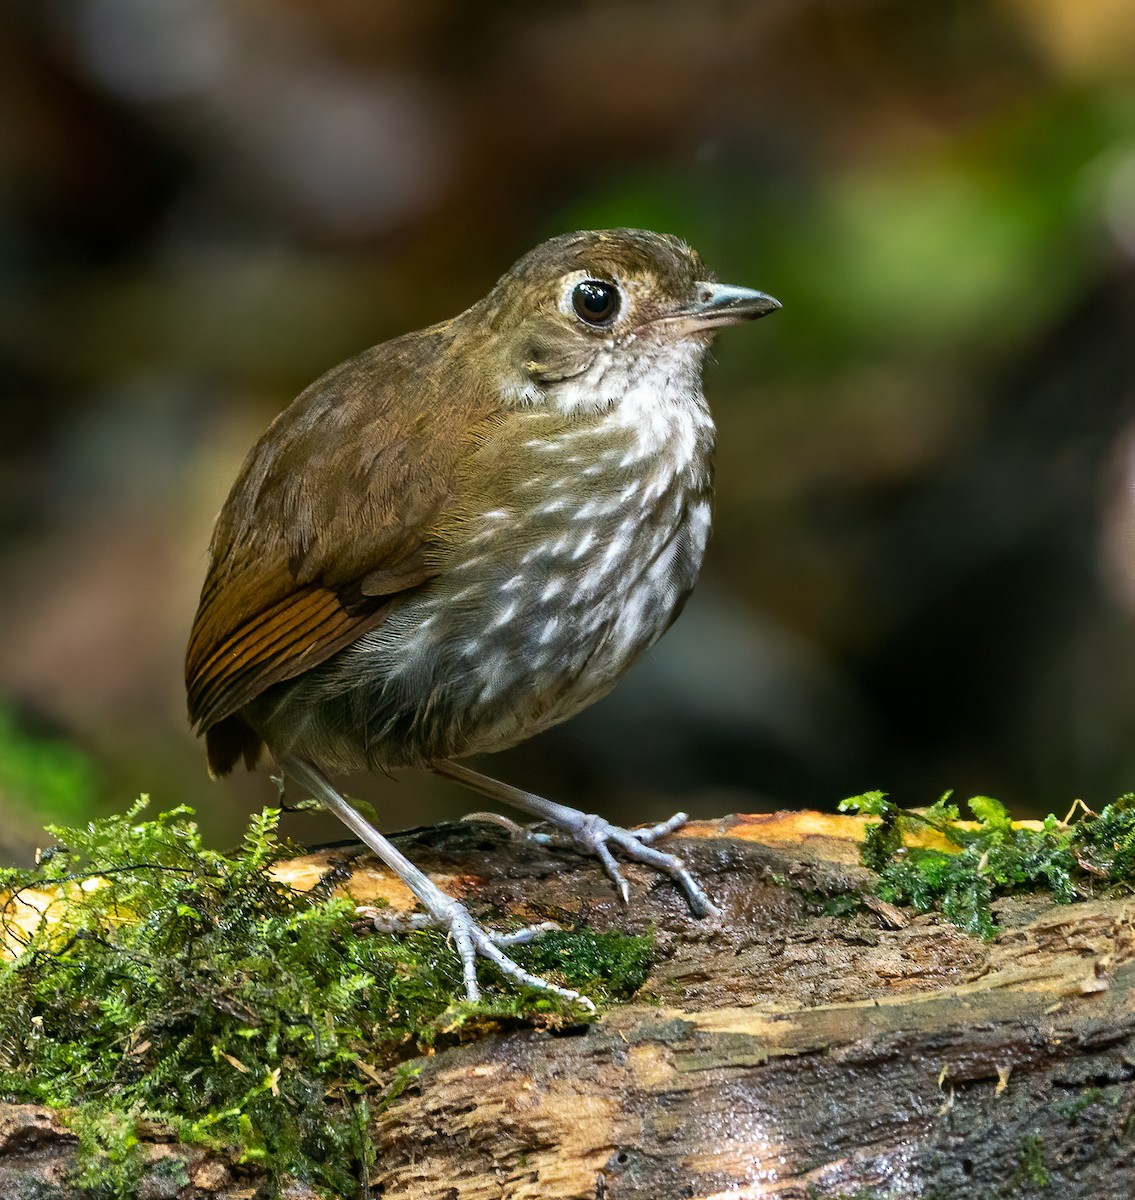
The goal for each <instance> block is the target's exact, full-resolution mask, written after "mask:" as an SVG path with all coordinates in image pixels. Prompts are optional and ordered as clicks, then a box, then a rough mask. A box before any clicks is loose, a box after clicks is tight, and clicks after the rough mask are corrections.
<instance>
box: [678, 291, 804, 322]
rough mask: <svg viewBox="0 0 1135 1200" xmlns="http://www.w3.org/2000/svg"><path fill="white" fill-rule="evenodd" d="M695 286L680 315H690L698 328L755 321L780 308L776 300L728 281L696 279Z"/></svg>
mask: <svg viewBox="0 0 1135 1200" xmlns="http://www.w3.org/2000/svg"><path fill="white" fill-rule="evenodd" d="M696 287H697V298H696V299H695V300H694V302H693V304H691V305H688V306H687V307H686V309H685V311H684V312H683V313H682V314H681V315H682V316H684V317H693V318H694V319H695V320H696V321H697V323H698V324H699V325H700V326H701V328H702V329H715V328H717V326H719V325H740V324H741V322H742V321H755V320H756V319H757V318H758V317H767V316H768V314H769V313H770V312H776V310H777V309H778V308H780V301H779V300H774V299H773V298H772V297H771V296H769V295H766V294H765V293H764V292H755V291H753V289H752V288H743V287H734V286H733V285H732V284H730V283H699V284H697V285H696Z"/></svg>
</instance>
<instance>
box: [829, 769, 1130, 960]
mask: <svg viewBox="0 0 1135 1200" xmlns="http://www.w3.org/2000/svg"><path fill="white" fill-rule="evenodd" d="M949 799H950V797H949V793H947V794H946V795H945V796H943V797H942V798H941V799H940V800H939V801H938V802H937V803H936V804H934V805H932V806H931V807H930V808H927V809H900V808H899V807H898V806H897V805H895V804H893V803H892V802H891V801H890V800H888V799H887V798H886V796H885V795H884V794H883V793H882V792H868V793H866V794H864V795H862V796H854V797H852V798H851V799H849V800H845V801H844V802H843V803H842V804H841V805H840V810H841V811H843V812H846V811H857V812H861V813H864V814H865V815H867V816H873V817H877V818H878V820H877V821H875V822H873V823H872V824H871V825H870V826H868V829H867V834H866V838H865V841H864V844H863V853H862V861H863V863H864V865H865V866H868V867H870V868H871V869H872V870H874V871H876V872H878V876H879V879H878V884H877V889H876V890H877V892H878V895H879V896H880V897H881V898H882V899H884V900H888V901H891V902H892V903H895V904H909V905H912V906H913V907H914V908H917V909H920V910H922V911H926V910H929V909H932V908H940V909H941V910H942V912H943V913H944V914H945V915H946V916H947V917H948V918H949V919H950V920H951V921H952V922H954V924H956V925H958V926H960V927H961V928H962V929H965V930H968V931H969V932H970V933H974V934H977V935H978V936H980V937H987V938H988V937H992V936H993V935H994V934H996V933H997V926H996V923H995V922H994V920H993V913H992V903H993V901H994V900H995V899H996V898H997V897H998V896H1003V895H1007V894H1009V893H1012V892H1021V891H1041V890H1043V891H1047V892H1049V893H1050V894H1051V895H1052V896H1053V897H1054V899H1056V900H1057V901H1058V902H1060V903H1061V904H1068V903H1071V902H1072V901H1073V900H1076V899H1080V898H1086V897H1089V896H1093V895H1098V894H1100V893H1107V892H1115V891H1118V890H1129V889H1130V888H1131V887H1132V885H1133V884H1135V795H1126V796H1122V797H1120V799H1119V800H1117V801H1116V802H1115V803H1114V804H1109V805H1108V806H1107V807H1106V808H1105V809H1104V810H1103V811H1102V812H1101V813H1098V814H1097V813H1093V812H1091V811H1089V810H1087V809H1084V810H1083V811H1082V812H1081V813H1080V815H1079V816H1078V818H1077V819H1076V820H1074V821H1073V820H1070V821H1059V820H1057V818H1056V817H1053V816H1049V817H1046V818H1045V820H1044V821H1043V822H1041V824H1040V828H1036V829H1034V828H1024V827H1019V826H1014V825H1013V822H1012V820H1011V819H1010V817H1009V814H1008V812H1007V811H1006V809H1005V807H1004V806H1003V805H1002V804H1000V803H999V802H998V801H996V800H994V799H992V798H991V797H989V796H975V797H973V798H972V799H971V800H970V801H969V802H968V807H969V809H970V812H971V813H972V814H973V817H974V820H975V822H976V828H972V827H967V826H964V825H962V824H961V823H960V819H959V813H958V809H957V807H956V806H955V805H953V804H951V803H949ZM920 829H921V830H923V831H924V830H926V829H931V830H934V831H936V832H937V833H939V834H941V835H942V837H944V838H945V839H946V841H947V842H948V843H950V845H951V849H950V850H939V849H927V848H925V847H920V846H917V845H910V844H908V843H907V841H906V838H907V836H909V835H911V834H914V833H917V832H919V830H920Z"/></svg>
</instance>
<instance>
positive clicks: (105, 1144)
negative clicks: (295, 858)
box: [0, 798, 652, 1198]
mask: <svg viewBox="0 0 1135 1200" xmlns="http://www.w3.org/2000/svg"><path fill="white" fill-rule="evenodd" d="M145 805H146V800H145V798H143V799H142V800H141V801H139V803H138V804H136V805H135V806H134V807H133V808H132V809H131V810H130V811H129V812H128V813H126V814H124V815H121V816H116V817H110V818H106V819H102V820H98V821H94V822H91V823H90V824H89V825H87V826H85V827H83V828H63V827H50V828H49V832H50V833H51V834H52V836H53V838H54V839H55V841H56V843H57V844H56V845H55V846H54V847H52V848H51V849H50V850H49V851H48V852H46V853H45V854H43V855H41V858H40V862H39V864H38V866H37V867H36V868H35V869H34V870H30V871H22V870H3V871H0V921H2V922H3V929H2V933H3V937H2V938H0V941H2V942H3V944H4V945H6V946H7V947H8V948H9V952H11V950H12V948H15V949H16V950H17V951H18V952H17V953H15V954H14V956H12V957H11V958H10V961H7V962H0V1011H2V1012H4V1013H5V1014H6V1015H5V1020H4V1024H3V1028H2V1031H0V1097H2V1098H4V1099H7V1100H9V1101H12V1102H30V1103H37V1104H44V1105H47V1106H49V1107H51V1108H54V1109H59V1110H63V1111H64V1112H65V1113H66V1114H67V1119H68V1120H69V1121H70V1122H71V1124H72V1127H73V1128H74V1130H75V1132H76V1134H77V1136H78V1139H79V1150H80V1157H79V1167H78V1175H77V1182H78V1183H79V1184H80V1185H81V1186H83V1187H86V1188H87V1189H88V1190H89V1191H90V1193H91V1194H92V1195H94V1196H100V1197H108V1198H109V1197H115V1198H117V1197H128V1196H131V1195H133V1194H134V1192H135V1190H136V1184H137V1180H138V1178H139V1174H140V1171H141V1169H142V1147H141V1146H140V1143H139V1136H138V1128H139V1123H140V1122H143V1121H144V1122H147V1123H153V1124H157V1125H158V1126H161V1127H164V1128H167V1129H169V1130H170V1131H171V1132H172V1133H173V1135H174V1136H176V1137H177V1138H178V1139H179V1140H181V1141H182V1142H183V1143H188V1144H196V1145H200V1146H205V1147H209V1148H212V1149H217V1150H223V1151H224V1152H225V1153H227V1154H231V1155H235V1157H236V1158H237V1159H238V1160H240V1161H244V1162H247V1163H251V1164H255V1165H258V1166H259V1167H261V1168H262V1169H263V1171H264V1172H265V1173H266V1174H267V1176H268V1177H269V1179H270V1180H271V1181H272V1185H273V1186H274V1187H275V1188H276V1189H277V1190H279V1188H281V1187H282V1186H283V1184H284V1183H285V1181H287V1180H289V1179H299V1180H302V1181H303V1182H305V1183H307V1184H309V1185H311V1186H312V1187H315V1188H317V1189H319V1190H321V1191H323V1192H325V1193H326V1194H328V1195H330V1196H337V1197H339V1196H350V1195H353V1194H355V1193H356V1192H357V1191H358V1188H359V1180H360V1178H361V1177H362V1176H363V1174H364V1173H365V1170H366V1166H367V1164H368V1162H369V1161H370V1159H371V1149H370V1141H369V1125H370V1117H371V1116H372V1115H373V1113H374V1112H375V1111H376V1110H377V1109H379V1108H380V1107H382V1106H383V1105H384V1104H387V1103H390V1102H391V1101H392V1100H393V1098H394V1097H395V1096H396V1095H397V1094H398V1092H400V1091H401V1090H402V1089H403V1088H405V1087H406V1086H407V1085H408V1084H409V1083H411V1082H412V1080H413V1078H414V1076H415V1074H416V1067H415V1065H414V1063H413V1062H412V1059H413V1056H414V1055H417V1054H420V1053H421V1052H422V1051H425V1050H428V1049H429V1048H430V1047H433V1046H436V1045H438V1044H440V1043H447V1042H452V1041H456V1040H460V1039H464V1038H468V1037H473V1036H476V1035H477V1034H479V1033H482V1032H484V1031H485V1030H486V1029H491V1028H499V1027H500V1025H501V1024H502V1023H503V1022H517V1021H528V1022H531V1021H536V1022H540V1023H543V1024H545V1025H550V1026H555V1025H563V1024H566V1023H569V1022H572V1021H578V1020H580V1019H581V1014H580V1012H579V1010H578V1009H574V1008H572V1007H571V1006H569V1005H567V1004H565V1003H564V1002H562V1001H561V1000H559V999H558V998H557V997H555V996H554V995H550V994H548V993H545V992H539V991H533V990H523V991H521V990H517V989H516V988H515V987H514V986H513V985H512V984H511V983H508V982H506V981H504V980H501V979H499V978H497V977H495V975H494V972H493V971H492V969H491V968H487V967H486V968H485V969H484V971H483V974H484V976H485V978H484V979H483V981H482V982H483V986H484V992H485V996H484V999H483V1000H481V1001H479V1002H477V1003H470V1002H469V1001H467V1000H465V999H464V998H462V988H461V969H460V964H459V963H458V961H457V959H456V957H455V955H454V954H453V952H452V950H451V948H450V947H449V946H448V944H447V942H446V939H445V937H444V936H443V935H441V934H440V933H431V932H421V933H414V934H408V935H400V936H394V935H379V934H372V935H370V936H359V934H358V933H357V931H356V925H357V914H356V911H355V906H354V904H353V903H352V901H351V900H350V899H348V898H344V897H328V896H326V895H325V894H323V891H324V890H325V889H324V890H321V889H318V888H317V889H315V890H314V891H313V892H310V893H307V892H300V891H296V890H293V889H291V888H289V887H287V886H284V885H283V884H281V883H280V882H279V881H278V880H277V879H276V878H274V877H273V875H272V873H271V872H270V870H269V868H270V867H271V865H272V864H273V863H276V862H278V861H279V860H281V859H283V858H287V857H288V856H289V855H292V854H294V853H297V852H299V850H298V848H297V847H293V846H291V845H289V844H288V843H285V842H282V841H281V840H280V839H279V838H278V837H277V833H276V826H277V819H278V813H277V812H276V811H275V810H271V809H269V810H265V811H264V812H263V813H261V814H260V815H258V816H256V817H253V818H252V820H251V822H250V824H249V828H248V832H247V834H246V835H245V838H244V841H243V842H242V844H241V846H240V847H239V848H238V849H237V850H236V851H235V852H233V853H231V854H221V853H218V852H217V851H214V850H210V849H208V848H207V847H205V846H204V845H203V843H202V841H201V837H200V835H199V833H198V830H197V826H196V824H195V822H194V821H193V814H192V812H191V810H189V809H186V808H178V809H174V810H173V811H171V812H165V813H161V814H160V815H158V816H157V817H155V818H153V819H150V820H144V819H142V814H143V811H144V809H145ZM33 897H34V899H35V902H36V903H35V906H34V907H35V908H37V909H38V908H42V909H43V912H42V916H41V915H40V914H39V913H38V912H34V910H29V909H28V908H27V906H26V905H25V904H24V901H25V900H29V901H30V900H31V899H32V898H33ZM28 911H33V915H35V916H36V920H34V921H31V922H29V921H27V920H26V917H27V913H28ZM21 916H23V917H24V918H25V919H24V920H20V919H19V918H20V917H21ZM522 956H523V961H524V964H525V965H526V966H527V967H528V968H529V969H530V970H533V971H537V972H541V973H543V974H546V975H549V976H551V977H553V978H555V979H556V980H557V981H560V982H563V983H564V984H566V985H568V986H571V987H574V988H578V989H581V990H584V991H585V992H587V994H589V995H590V996H591V997H592V998H593V999H595V1000H596V1001H597V1002H600V1003H602V1002H603V1001H608V1002H609V1001H610V1000H613V999H619V998H623V997H625V996H627V995H629V994H631V993H632V992H633V991H634V990H635V989H636V988H637V987H638V986H640V985H641V983H642V981H643V979H644V978H645V975H646V972H647V970H648V969H649V966H650V962H651V957H652V949H651V941H650V939H648V938H642V937H627V936H623V935H619V934H594V933H589V932H579V933H567V932H564V933H555V934H552V935H550V936H549V937H547V938H545V939H543V940H542V941H538V942H535V943H533V944H531V945H529V946H526V947H519V948H518V949H517V957H518V958H520V957H522Z"/></svg>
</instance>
